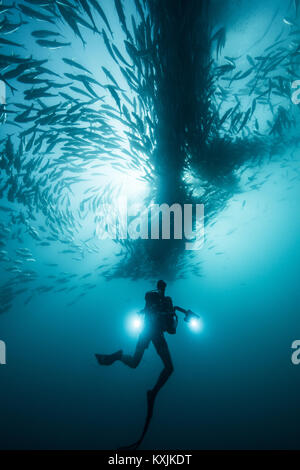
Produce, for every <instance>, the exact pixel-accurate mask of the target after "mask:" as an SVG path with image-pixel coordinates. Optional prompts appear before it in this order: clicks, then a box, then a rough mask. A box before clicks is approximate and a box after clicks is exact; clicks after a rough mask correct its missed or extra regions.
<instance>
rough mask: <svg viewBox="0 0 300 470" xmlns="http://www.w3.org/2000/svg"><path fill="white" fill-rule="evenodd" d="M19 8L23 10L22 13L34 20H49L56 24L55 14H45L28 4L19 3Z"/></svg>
mask: <svg viewBox="0 0 300 470" xmlns="http://www.w3.org/2000/svg"><path fill="white" fill-rule="evenodd" d="M18 8H19V9H20V10H21V11H22V13H23V14H24V15H26V16H28V17H29V18H32V19H34V20H40V21H47V22H48V23H52V24H55V21H54V18H53V16H49V15H45V14H44V13H41V12H40V11H37V10H34V9H33V8H31V7H28V6H27V5H22V4H20V3H18Z"/></svg>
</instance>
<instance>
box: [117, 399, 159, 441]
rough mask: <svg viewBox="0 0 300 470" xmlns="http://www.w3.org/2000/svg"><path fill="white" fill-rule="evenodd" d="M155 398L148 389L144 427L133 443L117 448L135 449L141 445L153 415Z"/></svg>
mask: <svg viewBox="0 0 300 470" xmlns="http://www.w3.org/2000/svg"><path fill="white" fill-rule="evenodd" d="M155 398H156V394H155V393H153V392H152V390H148V392H147V416H146V421H145V424H144V429H143V432H142V434H141V436H140V438H139V439H138V440H137V441H136V442H134V443H133V444H130V445H129V446H124V447H120V448H119V449H117V450H136V449H138V447H139V446H140V445H141V443H142V442H143V440H144V437H145V435H146V432H147V431H148V428H149V425H150V422H151V419H152V416H153V409H154V401H155Z"/></svg>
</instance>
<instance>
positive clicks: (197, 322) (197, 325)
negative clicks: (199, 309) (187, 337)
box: [184, 310, 203, 332]
mask: <svg viewBox="0 0 300 470" xmlns="http://www.w3.org/2000/svg"><path fill="white" fill-rule="evenodd" d="M184 321H186V322H187V324H188V325H189V327H190V329H191V330H193V331H195V332H199V331H202V330H203V321H202V319H201V318H200V317H199V315H197V314H196V313H194V312H192V311H191V310H187V312H186V314H185V318H184Z"/></svg>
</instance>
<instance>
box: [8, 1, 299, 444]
mask: <svg viewBox="0 0 300 470" xmlns="http://www.w3.org/2000/svg"><path fill="white" fill-rule="evenodd" d="M107 3H108V0H106V2H104V4H106V6H107ZM232 4H234V6H232V5H231V8H232V11H231V10H230V12H227V15H228V18H227V22H228V25H229V36H228V45H227V46H226V47H227V48H229V49H230V55H232V56H234V55H237V54H239V53H242V52H244V51H245V50H246V49H247V47H248V46H249V47H250V46H251V45H252V44H254V43H255V40H256V39H257V35H256V34H255V31H256V28H257V29H258V26H259V30H260V31H261V32H262V34H263V32H264V31H265V28H266V27H267V26H268V24H269V21H270V19H271V17H272V15H273V13H274V11H275V7H276V5H277V4H278V6H279V7H280V8H281V10H284V8H285V2H280V1H277V2H276V5H274V2H271V1H269V2H265V6H264V7H262V6H261V5H260V2H253V5H254V4H255V6H251V9H250V10H249V9H248V5H246V2H232ZM238 5H240V7H238ZM235 7H236V8H235ZM105 11H106V12H108V16H109V19H110V21H111V23H112V25H114V27H115V28H117V27H118V25H117V20H116V18H115V15H114V12H113V11H110V9H109V8H106V10H105ZM239 13H240V14H241V16H239ZM230 15H231V16H230ZM224 17H226V13H225V12H222V11H220V21H224ZM239 18H240V20H239ZM276 21H277V20H276ZM237 24H238V25H239V26H237ZM281 26H282V16H281V20H278V23H276V22H275V24H274V25H273V28H274V29H272V31H271V32H270V35H271V36H269V41H270V37H271V38H272V37H274V36H276V33H278V29H279V28H280V27H281ZM28 27H30V25H29V26H28ZM92 37H93V36H92V35H91V38H92ZM237 38H241V39H239V44H238V45H237V41H236V39H237ZM11 39H13V40H16V41H18V40H20V37H19V36H18V34H17V33H16V34H15V35H14V38H11ZM264 41H266V42H268V40H267V38H266V39H265V40H264ZM80 44H81V43H80V41H74V46H73V47H74V57H76V59H81V58H82V57H83V56H84V57H85V58H86V61H85V66H87V67H88V68H92V69H93V68H95V67H96V65H95V63H94V61H95V56H96V54H97V46H96V45H94V46H91V50H89V53H88V54H85V53H84V50H83V49H82V46H81V45H80ZM91 44H93V43H91ZM234 45H235V46H234ZM30 47H31V44H30ZM32 47H34V46H33V44H32ZM93 47H94V48H95V49H92V48H93ZM263 47H265V45H264V43H262V44H257V45H255V46H254V48H255V52H254V51H253V52H252V53H253V54H255V53H256V51H258V50H260V48H263ZM28 48H29V46H28ZM234 48H235V49H234ZM79 51H80V52H79ZM226 53H228V50H225V54H226ZM55 54H61V52H60V51H59V52H55ZM51 60H52V61H54V58H53V56H51ZM105 60H106V61H107V64H110V62H109V58H105V59H104V61H103V63H102V62H101V63H102V65H103V64H105V63H106V62H105ZM116 73H117V72H116ZM295 112H296V111H295ZM298 128H299V127H296V130H295V133H296V134H297V129H298ZM299 160H300V154H299V150H295V149H294V148H293V147H290V148H286V149H285V151H284V152H282V153H281V154H280V155H277V156H274V158H273V159H272V160H270V161H265V162H264V163H263V164H262V165H261V166H260V167H254V168H252V169H249V170H247V171H246V172H245V174H244V176H243V177H242V179H241V191H240V193H239V194H236V195H235V196H234V197H233V198H232V199H230V201H229V202H228V204H227V207H226V208H225V210H224V211H222V213H220V214H219V215H218V216H217V218H216V219H215V220H214V221H213V222H214V224H213V225H211V226H207V227H205V230H206V234H205V236H206V239H205V243H204V247H203V249H202V250H200V251H199V252H197V254H196V257H197V259H199V260H200V261H201V263H202V268H201V277H199V276H194V275H192V274H189V275H188V278H187V279H180V280H176V281H170V282H168V287H167V293H168V295H170V296H171V297H172V299H173V301H174V304H176V305H180V306H182V307H184V308H190V309H191V310H193V311H195V312H197V313H199V314H200V315H201V317H202V319H203V330H202V331H200V332H193V331H191V330H190V329H189V328H188V326H187V325H186V323H185V322H184V321H183V318H180V322H179V327H178V332H177V334H176V335H175V336H168V338H167V340H168V344H169V347H170V351H171V355H172V358H173V362H174V367H175V372H174V374H173V375H172V377H171V378H170V380H169V381H168V383H167V384H166V385H165V387H164V388H163V389H162V391H161V392H160V394H159V397H158V399H157V404H156V408H155V412H154V417H153V420H152V423H151V426H150V429H149V431H148V434H147V436H146V437H145V440H144V443H143V446H142V448H143V449H233V448H234V449H253V448H257V449H293V448H299V430H298V429H299V422H300V408H299V386H300V375H299V374H300V365H299V366H295V365H293V364H292V362H291V353H292V350H291V344H292V342H293V341H294V340H295V339H299V338H300V328H299V327H300V322H299V301H300V291H299V263H300V250H299V234H300V220H299V203H298V201H299V198H300V184H299V178H300V172H299ZM257 170H259V172H258V176H257V180H255V181H259V182H260V181H263V184H262V186H260V187H258V189H251V188H249V184H248V180H247V179H248V178H249V177H251V176H253V175H254V174H255V173H256V171H257ZM90 178H91V180H92V176H90ZM86 184H90V182H88V183H86ZM83 189H84V188H83ZM134 194H135V193H134V192H133V194H132V197H134ZM76 197H77V196H75V197H74V200H76ZM136 197H138V196H136ZM2 216H3V221H4V220H5V218H4V217H5V216H4V215H2ZM85 228H86V231H87V232H88V234H89V229H90V227H89V226H87V227H85ZM86 238H88V235H87V237H86ZM94 243H95V246H96V247H98V246H99V247H100V248H99V251H98V252H97V250H96V251H94V252H90V253H87V254H86V256H85V257H84V258H83V259H82V261H80V262H74V261H73V260H72V256H69V255H66V256H64V255H63V254H61V253H59V252H60V251H61V250H62V249H63V247H62V245H59V244H58V243H56V242H54V243H53V244H51V246H50V247H49V248H47V249H45V248H43V247H39V246H37V244H36V243H35V241H34V240H33V239H31V238H29V237H27V238H26V239H25V242H24V246H26V247H27V248H29V249H30V250H31V251H32V253H33V255H34V257H35V259H36V262H35V263H32V264H34V269H35V270H36V271H37V272H38V276H39V277H38V280H37V283H36V285H37V286H38V285H47V282H50V281H49V278H47V276H49V275H51V274H53V273H55V274H56V275H57V274H58V273H64V272H67V273H75V274H76V275H78V276H83V275H85V274H86V273H91V276H90V277H89V278H87V280H86V282H88V283H96V284H97V287H96V288H95V289H91V290H89V289H84V287H83V283H84V282H85V281H79V280H78V278H76V279H77V280H76V281H74V283H75V284H76V282H81V284H80V285H78V286H77V288H78V292H86V295H85V296H84V297H82V298H80V299H79V300H78V301H77V302H76V303H75V304H74V305H69V306H68V303H70V302H71V301H72V300H73V299H74V297H75V294H73V293H72V292H70V293H67V294H66V293H64V292H61V293H59V292H50V293H42V294H36V295H35V296H34V297H33V299H32V301H31V302H30V303H29V304H28V305H25V304H24V300H25V298H26V296H23V295H21V296H18V297H17V298H16V299H15V300H14V303H13V307H12V309H11V310H10V311H8V312H6V313H4V314H2V315H0V339H1V340H3V341H5V343H6V346H7V364H6V365H3V366H2V365H1V366H0V400H1V402H0V405H1V406H0V409H1V411H0V448H1V449H15V448H17V449H114V448H116V447H118V446H120V445H124V444H129V443H130V442H132V441H134V440H135V439H136V438H137V436H138V435H139V433H140V432H141V429H142V426H143V422H144V418H145V413H146V390H148V389H149V388H151V387H152V386H153V384H154V383H155V381H156V379H157V376H158V374H159V372H160V369H161V367H162V365H161V362H160V359H159V358H158V357H157V356H156V354H155V350H154V348H153V346H150V348H149V350H147V351H146V353H145V356H144V359H143V361H142V363H141V364H140V366H139V367H138V369H136V370H131V369H128V368H126V367H125V366H124V365H123V364H121V363H116V364H114V365H113V366H112V367H108V368H100V367H99V366H98V364H97V363H96V361H95V358H94V353H96V352H103V353H110V352H112V351H115V350H117V349H119V348H123V349H124V351H128V352H132V351H133V350H134V347H135V343H136V340H137V337H136V335H134V334H132V332H131V331H129V329H128V325H127V322H128V317H129V316H130V315H131V314H132V312H134V311H136V310H139V309H140V308H142V307H143V306H144V295H145V292H146V291H147V290H149V289H152V288H154V287H155V286H154V284H153V282H151V281H148V280H137V281H132V280H130V279H112V280H110V281H107V280H106V279H105V278H104V276H103V275H102V274H101V271H97V270H96V268H97V266H99V265H100V264H102V263H107V264H108V265H109V264H110V263H112V262H113V259H114V258H113V257H114V255H115V254H116V253H117V252H118V247H116V246H115V245H114V244H113V243H112V242H110V241H107V242H99V241H96V242H94ZM16 246H17V245H16V241H9V242H8V245H7V246H6V247H5V249H6V250H7V251H8V252H9V254H10V255H11V256H13V250H14V249H15V248H16ZM105 258H107V259H105ZM103 260H104V261H103ZM51 262H55V263H57V264H58V266H57V267H55V268H51V267H47V266H46V264H45V263H51ZM174 270H176V266H174ZM7 276H8V273H7V272H6V271H4V270H2V271H1V280H2V283H3V282H5V281H6V280H7ZM167 281H168V280H167ZM51 282H52V281H51ZM59 287H63V285H61V286H60V285H58V286H57V288H59ZM76 293H77V290H76Z"/></svg>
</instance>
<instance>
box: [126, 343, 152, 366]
mask: <svg viewBox="0 0 300 470" xmlns="http://www.w3.org/2000/svg"><path fill="white" fill-rule="evenodd" d="M149 342H150V341H147V340H146V339H145V338H144V337H143V336H140V338H139V339H138V342H137V345H136V348H135V352H134V354H133V355H129V354H122V356H121V358H120V361H121V362H123V364H126V366H128V367H131V368H132V369H135V368H136V367H137V366H138V365H139V363H140V362H141V360H142V357H143V355H144V352H145V349H146V348H147V347H148V345H149Z"/></svg>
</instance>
